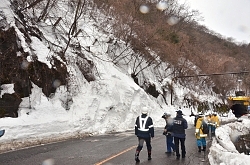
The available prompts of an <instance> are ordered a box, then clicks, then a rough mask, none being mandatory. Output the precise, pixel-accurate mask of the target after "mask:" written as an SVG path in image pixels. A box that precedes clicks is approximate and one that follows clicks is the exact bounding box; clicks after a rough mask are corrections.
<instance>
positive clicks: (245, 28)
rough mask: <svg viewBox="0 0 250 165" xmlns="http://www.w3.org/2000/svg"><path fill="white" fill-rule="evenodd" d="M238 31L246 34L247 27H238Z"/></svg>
mask: <svg viewBox="0 0 250 165" xmlns="http://www.w3.org/2000/svg"><path fill="white" fill-rule="evenodd" d="M239 31H241V32H243V33H246V32H247V31H248V29H247V27H246V26H244V25H241V26H239Z"/></svg>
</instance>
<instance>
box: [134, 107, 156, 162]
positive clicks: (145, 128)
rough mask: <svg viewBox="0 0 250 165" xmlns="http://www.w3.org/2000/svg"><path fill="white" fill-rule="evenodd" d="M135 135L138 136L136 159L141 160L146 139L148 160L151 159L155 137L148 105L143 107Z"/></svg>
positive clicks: (137, 120) (137, 119) (137, 121)
mask: <svg viewBox="0 0 250 165" xmlns="http://www.w3.org/2000/svg"><path fill="white" fill-rule="evenodd" d="M135 135H136V136H137V137H138V143H139V144H138V146H137V148H136V152H135V161H136V162H140V159H139V154H140V151H141V150H142V147H143V143H144V141H145V142H146V146H147V151H148V160H151V159H152V158H151V151H152V146H151V138H153V137H154V125H153V120H152V118H151V117H149V116H148V109H147V107H143V108H142V111H141V115H140V116H138V117H137V118H136V121H135Z"/></svg>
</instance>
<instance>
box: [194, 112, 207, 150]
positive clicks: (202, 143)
mask: <svg viewBox="0 0 250 165" xmlns="http://www.w3.org/2000/svg"><path fill="white" fill-rule="evenodd" d="M203 120H204V115H203V114H199V116H198V120H197V123H196V126H195V137H196V139H197V140H196V144H197V146H198V152H201V151H206V146H207V143H206V139H205V138H206V137H207V134H204V133H203V132H202V129H201V128H202V122H205V121H203Z"/></svg>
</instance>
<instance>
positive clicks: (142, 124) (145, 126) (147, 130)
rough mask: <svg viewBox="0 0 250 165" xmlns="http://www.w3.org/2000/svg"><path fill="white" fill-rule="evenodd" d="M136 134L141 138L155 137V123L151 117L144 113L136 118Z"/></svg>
mask: <svg viewBox="0 0 250 165" xmlns="http://www.w3.org/2000/svg"><path fill="white" fill-rule="evenodd" d="M135 135H136V136H137V137H139V138H150V137H154V125H153V120H152V118H151V117H149V116H147V115H146V114H142V115H141V116H138V117H137V118H136V121H135Z"/></svg>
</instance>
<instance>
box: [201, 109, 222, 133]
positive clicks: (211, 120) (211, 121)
mask: <svg viewBox="0 0 250 165" xmlns="http://www.w3.org/2000/svg"><path fill="white" fill-rule="evenodd" d="M205 121H206V122H207V124H208V127H209V129H210V130H211V133H212V135H214V133H215V129H216V128H217V127H218V126H219V125H220V120H219V117H218V115H217V114H216V113H213V114H209V115H208V116H207V117H206V119H205Z"/></svg>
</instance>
